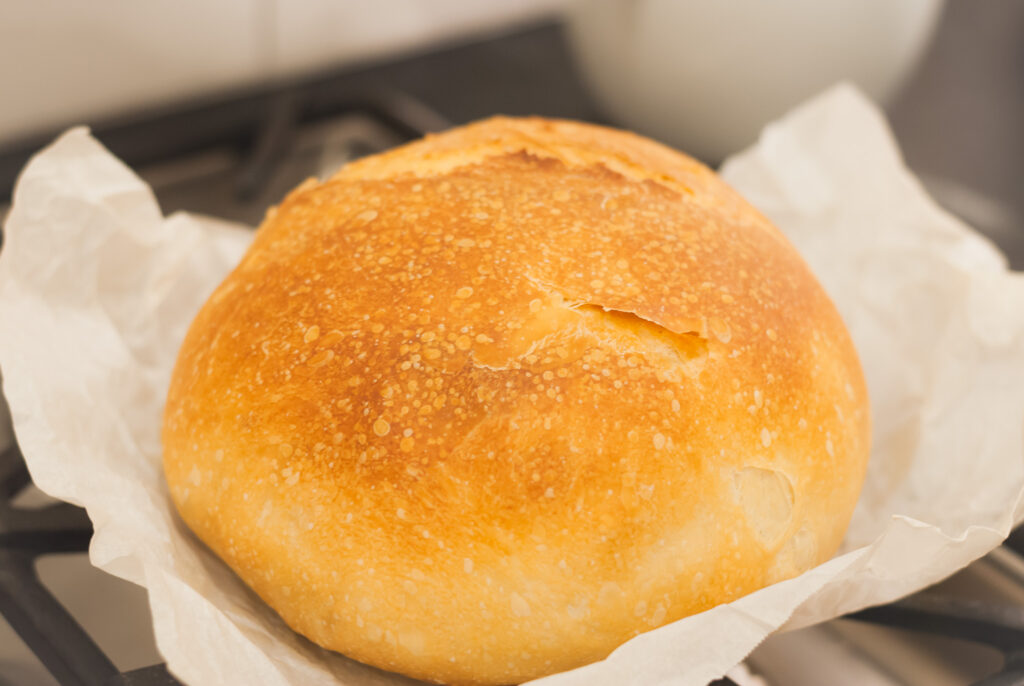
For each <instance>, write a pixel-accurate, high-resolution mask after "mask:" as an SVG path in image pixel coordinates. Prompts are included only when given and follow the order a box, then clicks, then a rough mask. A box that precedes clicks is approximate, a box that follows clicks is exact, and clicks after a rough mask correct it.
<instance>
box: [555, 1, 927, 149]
mask: <svg viewBox="0 0 1024 686" xmlns="http://www.w3.org/2000/svg"><path fill="white" fill-rule="evenodd" d="M942 4H943V0H829V1H828V2H821V1H820V0H777V1H776V2H765V1H764V0H725V1H719V2H708V1H707V0H587V1H582V2H579V3H577V4H576V5H574V6H573V7H572V8H571V10H570V12H569V36H570V40H571V42H572V47H573V50H574V53H575V56H576V61H577V63H578V64H579V66H580V67H581V69H582V71H583V74H584V76H585V77H586V79H587V81H588V83H589V85H590V86H591V88H592V90H593V92H594V94H595V95H596V96H597V98H598V100H599V101H600V103H601V104H602V105H603V106H604V107H605V109H606V110H607V112H608V114H609V115H611V116H612V117H613V118H614V119H615V120H617V122H618V123H620V124H623V125H625V126H627V127H629V128H633V129H635V130H637V131H639V132H641V133H645V134H648V135H651V136H654V137H656V138H659V139H661V140H663V141H665V142H666V143H669V144H671V145H675V146H677V147H680V148H682V149H683V150H686V151H687V152H690V153H691V154H694V155H697V156H698V157H701V158H703V159H705V160H708V161H711V162H718V161H720V160H721V159H723V158H724V157H725V156H727V155H729V154H730V153H733V152H736V151H737V150H740V149H741V148H743V147H745V146H747V145H749V144H751V143H753V142H754V140H755V139H756V137H757V133H758V131H760V129H761V127H762V126H764V124H766V123H767V122H769V121H771V120H772V119H775V118H776V117H778V116H779V115H781V114H782V113H784V112H786V111H787V110H789V109H790V108H791V107H793V106H794V105H795V104H797V103H798V102H801V101H802V100H804V99H806V98H808V97H810V96H811V95H813V94H815V93H818V92H820V91H821V90H823V89H824V88H825V87H827V86H829V85H831V84H833V83H835V82H837V81H843V80H845V81H852V82H854V83H856V84H857V85H858V86H860V88H861V89H862V90H863V91H865V92H866V93H867V94H868V95H870V96H871V97H872V98H873V99H875V100H876V101H878V102H882V103H885V101H886V100H887V99H888V98H889V97H890V96H891V95H893V94H894V93H895V91H896V89H897V88H898V87H899V85H900V84H901V82H902V81H903V80H904V78H905V77H906V76H907V75H908V74H909V72H910V71H911V69H912V68H913V66H914V65H915V64H916V62H917V60H918V58H919V57H920V56H921V54H922V52H923V50H924V48H925V47H926V46H927V44H928V42H929V39H930V37H931V35H932V33H933V30H934V28H935V25H936V22H937V19H938V16H939V13H940V10H941V8H942Z"/></svg>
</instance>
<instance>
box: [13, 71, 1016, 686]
mask: <svg viewBox="0 0 1024 686" xmlns="http://www.w3.org/2000/svg"><path fill="white" fill-rule="evenodd" d="M345 113H360V114H363V115H365V116H369V117H370V118H372V119H373V120H374V121H376V122H377V123H379V124H381V125H383V126H385V127H386V128H388V129H389V130H390V131H391V132H393V133H394V134H396V137H398V138H400V139H410V138H415V137H419V136H421V135H423V134H425V133H427V132H430V131H435V130H440V129H443V128H446V127H447V125H448V123H447V122H446V121H445V119H444V118H442V117H440V116H439V115H437V114H435V113H434V112H433V111H431V110H430V109H429V108H427V107H426V106H424V105H422V104H421V103H420V102H418V101H417V100H415V99H412V98H409V97H408V96H405V95H402V94H400V93H396V92H386V91H374V92H369V93H362V94H360V95H357V96H352V95H351V94H346V93H344V92H338V91H337V89H336V88H335V87H334V84H333V83H332V82H330V81H319V82H317V81H310V82H307V83H306V84H300V85H299V86H295V85H292V86H289V87H287V88H285V87H282V88H271V89H266V90H264V91H259V92H252V93H249V94H246V95H243V96H240V97H235V98H232V99H227V100H224V101H222V102H219V103H206V104H202V105H200V106H196V107H193V108H189V109H183V110H176V111H172V112H167V113H163V114H158V115H155V116H153V117H151V118H149V119H148V120H147V121H145V122H142V123H134V124H131V123H115V124H112V125H110V126H108V127H105V128H101V129H99V130H97V132H96V135H97V137H98V138H99V139H100V140H102V141H103V142H104V143H105V144H107V145H108V147H110V148H111V150H112V151H113V152H114V153H115V154H117V155H118V156H119V157H121V158H122V159H124V160H125V161H126V162H127V163H128V164H129V165H131V166H137V165H143V164H146V163H150V162H157V161H162V160H164V159H167V158H171V157H174V156H175V155H180V154H184V153H189V152H194V151H197V150H201V149H202V148H203V147H204V146H208V145H212V144H217V145H223V144H225V143H227V144H229V145H235V146H237V147H238V148H239V149H240V150H242V151H244V159H245V160H246V162H245V163H244V164H243V165H242V166H241V170H240V173H239V175H238V179H237V184H236V185H235V192H236V193H237V194H238V195H239V196H240V197H251V196H253V195H255V194H256V193H257V192H258V191H259V189H260V187H261V186H262V184H264V183H265V182H266V180H267V178H268V177H269V176H270V174H271V173H272V171H273V169H274V166H275V164H276V162H277V161H278V160H279V159H280V158H281V156H282V155H283V154H284V153H285V151H286V149H287V146H288V144H289V141H290V140H291V139H292V135H293V133H294V131H295V129H296V127H298V126H301V125H305V124H308V123H312V122H316V121H318V120H322V119H327V118H330V117H337V116H339V115H341V114H345ZM45 142H47V141H45V140H42V139H40V140H38V141H31V142H29V143H26V144H24V145H21V146H16V147H13V148H9V149H7V150H5V151H0V198H3V197H4V196H5V195H8V194H9V192H10V188H11V185H12V183H13V179H14V175H15V173H16V171H17V170H18V169H20V167H21V166H22V165H23V164H24V162H25V161H26V160H27V158H28V156H29V155H30V154H31V152H34V151H35V150H36V149H38V148H39V147H41V145H42V144H44V143H45ZM2 238H3V236H2V233H0V246H2ZM29 483H30V478H29V474H28V471H27V469H26V467H25V463H24V459H23V458H22V455H21V452H20V450H19V448H18V446H17V443H14V444H12V445H11V446H10V447H9V448H7V449H6V450H5V451H4V452H3V453H0V614H2V615H3V616H4V617H5V618H6V620H7V622H8V623H9V624H10V625H11V626H12V628H13V629H14V630H15V631H16V632H17V633H18V634H19V636H20V637H21V638H22V640H24V642H25V644H26V645H27V646H28V647H29V648H30V649H31V650H32V651H33V652H34V653H35V654H36V655H37V657H38V658H39V660H40V661H41V662H42V663H43V665H45V667H46V668H47V669H48V670H49V671H50V672H51V673H52V674H53V676H54V677H55V678H56V680H57V681H58V682H59V683H60V684H61V685H62V686H173V685H176V684H180V682H178V681H177V680H176V679H175V678H174V677H173V676H171V675H170V674H169V673H168V671H167V668H166V666H165V665H163V664H156V665H151V666H149V667H144V668H142V669H136V670H132V671H129V672H121V671H119V670H118V669H117V668H116V667H115V665H114V664H113V662H112V661H111V660H110V658H109V657H107V655H105V654H104V652H103V651H102V650H101V649H100V647H99V646H98V645H97V644H96V642H95V641H94V640H93V639H92V638H91V637H90V636H89V634H88V633H87V632H86V631H85V630H84V629H83V628H82V627H81V626H80V625H79V624H78V622H77V621H76V620H75V619H74V618H73V617H72V616H71V614H70V613H69V612H68V611H67V610H66V609H65V608H64V607H63V606H62V605H61V603H60V602H59V601H58V600H57V598H56V597H54V596H53V594H52V593H50V591H49V590H48V589H47V588H46V587H45V586H44V585H43V584H42V582H41V581H40V578H39V576H38V574H37V572H36V569H35V562H36V560H37V559H38V558H39V557H41V556H43V555H50V554H54V553H80V552H85V551H87V550H88V545H89V540H90V538H91V536H92V525H91V523H90V521H89V519H88V517H87V516H86V513H85V511H84V510H83V509H81V508H78V507H75V506H73V505H70V504H67V503H57V504H53V505H49V506H47V507H43V508H38V509H26V508H19V507H17V506H15V505H14V504H13V501H14V498H15V496H17V495H18V493H19V492H21V491H22V490H23V489H24V488H25V487H27V486H28V485H29ZM1015 542H1020V543H1021V545H1020V546H1019V547H1018V550H1020V551H1024V535H1020V534H1016V535H1015V536H1012V537H1011V541H1010V545H1011V547H1013V546H1014V543H1015ZM847 619H853V620H857V621H863V622H871V623H874V624H880V625H884V626H889V627H895V628H901V629H910V630H914V631H920V632H924V633H929V634H934V635H940V636H945V637H949V638H956V639H962V640H967V641H972V642H976V643H980V644H983V645H987V646H990V647H992V648H995V649H997V650H998V651H1000V652H1001V653H1002V654H1003V656H1004V658H1005V664H1004V668H1003V669H1002V671H1000V672H998V673H997V674H994V675H992V676H990V677H987V678H985V679H983V680H982V681H980V682H977V684H976V685H975V686H1024V609H1021V608H1016V607H1006V606H1001V605H994V604H986V603H980V602H965V601H962V600H957V599H953V598H946V597H938V596H935V595H933V594H928V593H927V592H926V593H922V594H918V595H916V596H913V597H911V598H908V599H905V600H902V601H900V602H897V603H893V604H890V605H887V606H883V607H876V608H871V609H868V610H864V611H861V612H858V613H855V614H852V615H850V616H848V617H847ZM730 685H731V686H735V685H734V684H733V682H732V681H730V680H729V679H721V680H719V681H716V682H715V686H730Z"/></svg>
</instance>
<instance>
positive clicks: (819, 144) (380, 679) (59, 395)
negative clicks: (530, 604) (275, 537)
mask: <svg viewBox="0 0 1024 686" xmlns="http://www.w3.org/2000/svg"><path fill="white" fill-rule="evenodd" d="M723 174H724V176H725V178H726V179H727V180H728V181H729V182H731V183H732V184H733V185H734V186H735V187H736V188H738V189H739V190H740V191H741V192H742V193H743V194H744V195H745V196H746V197H747V198H748V199H749V200H750V201H751V202H753V204H754V205H756V206H757V207H759V208H760V209H761V210H762V211H763V212H764V213H765V214H767V215H768V216H769V217H771V218H772V219H773V220H774V221H775V222H776V223H777V224H778V225H779V226H780V227H781V228H782V229H783V230H784V231H785V232H786V233H787V234H788V235H789V237H790V238H791V239H792V241H793V242H794V243H795V245H796V246H797V248H798V249H799V250H800V251H801V252H802V253H803V255H804V256H805V257H806V259H807V260H808V262H809V263H810V264H811V266H812V268H813V269H814V271H815V272H816V273H817V274H818V276H819V278H820V279H821V280H822V282H823V283H824V285H825V287H826V288H827V289H828V291H829V293H831V295H832V297H833V298H834V299H835V301H836V303H837V305H838V306H839V309H840V311H841V312H842V314H843V317H844V318H845V320H846V323H847V325H848V326H849V328H850V331H851V333H852V335H853V338H854V341H855V343H856V345H857V349H858V350H859V352H860V355H861V359H862V361H863V364H864V368H865V371H866V374H867V378H868V386H869V389H870V393H871V399H872V403H873V415H874V446H875V447H874V451H873V454H872V459H871V464H870V468H869V474H868V478H867V483H866V485H865V488H864V492H863V495H862V497H861V500H860V502H859V505H858V509H857V511H856V514H855V516H854V520H853V523H852V525H851V527H850V530H849V533H848V535H847V537H846V540H845V542H844V545H843V549H842V551H841V554H840V555H839V556H837V557H835V558H834V559H832V560H830V561H829V562H827V563H825V564H823V565H821V566H819V567H817V568H815V569H813V570H811V571H809V572H807V573H806V574H804V575H802V576H801V577H799V578H796V579H792V580H789V581H786V582H782V583H779V584H775V585H773V586H770V587H768V588H765V589H763V590H761V591H758V592H756V593H753V594H751V595H749V596H746V597H744V598H742V599H740V600H737V601H736V602H733V603H730V604H728V605H722V606H719V607H717V608H714V609H712V610H709V611H708V612H705V613H703V614H701V615H697V616H694V617H690V618H688V619H684V620H682V621H679V622H676V623H674V624H671V625H669V626H665V627H662V628H660V629H657V630H655V631H651V632H649V633H647V634H643V635H641V636H638V637H636V638H635V639H633V640H631V641H629V642H628V643H626V644H625V645H623V646H621V647H620V648H619V649H618V650H616V651H615V652H614V653H612V655H611V656H609V657H608V658H607V659H606V660H604V661H602V662H599V663H595V664H592V665H589V666H586V667H582V668H580V669H577V670H574V671H571V672H566V673H563V674H558V675H554V676H551V677H547V678H545V679H541V680H539V681H538V682H534V683H543V684H544V686H576V685H579V686H583V685H586V686H594V685H595V684H598V685H600V684H609V685H611V684H614V685H616V686H620V685H623V684H636V685H638V686H640V685H643V686H654V685H657V684H673V686H688V685H693V686H701V685H703V684H705V683H706V682H707V681H708V680H710V679H713V678H715V677H718V676H720V675H721V674H722V673H723V672H725V671H726V670H727V669H728V668H730V667H732V666H733V665H735V664H736V663H737V662H739V661H740V660H741V659H742V658H743V657H744V656H746V655H747V654H748V653H749V652H750V651H751V650H752V649H753V648H754V647H755V646H756V645H757V644H758V643H759V642H760V641H761V640H763V639H764V638H765V637H766V636H767V635H768V634H769V633H770V632H772V631H775V630H777V629H779V628H796V627H799V626H804V625H807V624H811V623H814V622H819V621H823V620H826V619H829V618H832V617H835V616H837V615H840V614H844V613H847V612H850V611H853V610H856V609H859V608H862V607H865V606H867V605H871V604H877V603H884V602H887V601H890V600H892V599H895V598H898V597H900V596H902V595H905V594H908V593H911V592H913V591H916V590H918V589H921V588H923V587H925V586H927V585H929V584H931V583H933V582H935V581H938V580H939V579H942V578H943V577H945V576H948V575H949V574H951V573H953V572H954V571H956V570H958V569H960V568H961V567H963V566H964V565H966V564H967V563H969V562H970V561H972V560H974V559H976V558H977V557H980V556H981V555H983V554H984V553H986V552H987V551H988V550H990V549H992V548H993V547H995V546H996V545H998V544H999V543H1000V541H1001V540H1002V539H1003V538H1004V537H1005V536H1006V535H1007V533H1008V532H1009V530H1010V529H1011V527H1012V526H1013V524H1014V523H1015V522H1018V521H1020V520H1021V518H1022V515H1024V497H1022V496H1024V431H1022V427H1024V277H1022V276H1021V275H1019V274H1015V273H1011V272H1009V271H1007V269H1006V266H1005V261H1004V259H1003V258H1002V256H1001V255H1000V254H999V253H998V251H996V250H995V249H994V248H993V247H992V246H991V245H990V244H989V243H988V241H986V240H985V239H983V238H982V237H980V236H979V235H977V234H976V233H974V232H973V231H971V230H970V229H969V228H968V227H966V226H964V225H963V224H962V223H961V222H959V221H958V220H956V219H955V218H953V217H951V216H949V215H948V214H946V213H944V212H943V211H941V210H940V209H938V208H937V206H936V205H935V204H934V203H933V202H932V201H931V200H930V199H929V198H928V197H927V196H926V195H925V193H924V192H923V190H922V189H921V186H920V185H919V184H918V183H917V181H915V180H914V179H913V177H912V176H911V175H910V174H909V173H908V172H907V171H906V169H905V168H904V167H903V165H902V162H901V160H900V157H899V153H898V151H897V149H896V146H895V144H894V142H893V140H892V138H891V136H890V134H889V132H888V130H887V128H886V125H885V122H884V121H883V119H882V117H881V116H880V114H879V113H878V112H877V110H876V109H875V108H874V106H873V105H871V104H870V103H869V102H867V101H866V100H865V99H864V98H863V97H862V96H861V95H859V94H858V93H857V92H856V91H855V90H853V89H852V88H850V87H846V86H841V87H837V88H834V89H832V90H831V91H829V92H827V93H825V94H824V95H822V96H820V97H818V98H816V99H815V100H813V101H811V102H810V103H808V104H806V105H804V106H803V107H801V108H800V109H798V110H796V111H795V112H793V113H791V114H790V115H788V116H786V117H785V118H784V119H782V120H781V121H780V122H778V123H776V124H773V125H771V126H769V127H768V128H767V129H766V130H765V132H764V135H763V136H762V138H761V140H760V142H759V143H758V144H757V145H756V146H754V147H753V148H752V149H751V150H749V151H747V152H744V153H742V154H741V155H739V156H737V157H735V158H733V159H731V160H730V161H729V162H727V163H726V165H725V167H724V171H723ZM250 236H251V234H249V233H247V232H244V231H241V230H240V229H238V228H237V227H231V226H228V225H226V224H224V223H223V222H216V221H213V220H208V219H203V218H200V217H194V216H189V215H185V214H175V215H172V216H170V217H167V218H163V217H162V216H161V214H160V211H159V209H158V207H157V205H156V202H155V201H154V198H153V196H152V194H151V192H150V191H149V189H148V188H147V187H146V186H145V185H144V184H143V183H142V182H141V181H140V180H139V179H138V178H136V177H135V176H134V175H133V174H132V172H131V171H130V170H129V169H127V168H126V167H125V166H124V165H123V164H121V163H120V162H118V161H117V160H116V159H114V158H113V157H112V156H111V155H110V154H109V153H107V152H106V151H105V150H104V149H103V148H102V147H101V146H100V145H99V144H98V143H97V142H96V141H95V140H93V139H92V138H91V137H90V136H89V134H88V132H87V131H85V130H84V129H75V130H72V131H69V132H68V133H66V134H65V135H64V136H62V137H61V138H60V139H59V140H58V141H57V142H55V143H54V144H53V145H51V146H50V147H49V148H47V149H46V150H45V151H43V152H42V153H40V154H39V155H38V156H37V157H36V158H35V159H33V161H32V162H31V163H30V164H29V165H28V167H27V168H26V169H25V171H24V173H23V175H22V177H21V179H20V181H19V183H18V186H17V190H16V193H15V199H14V204H13V208H12V211H11V213H10V216H9V218H8V221H7V225H6V244H5V245H4V247H3V251H2V253H0V368H2V369H3V376H4V380H3V382H4V391H5V393H6V395H7V397H8V400H9V402H10V405H11V410H12V413H13V418H14V426H15V431H16V434H17V437H18V440H19V442H20V443H21V446H22V449H23V451H24V454H25V458H26V460H27V462H28V465H29V468H30V470H31V473H32V477H33V479H34V480H35V482H36V484H37V485H38V486H39V487H40V488H41V489H42V490H44V491H46V492H47V493H49V494H50V495H53V496H55V497H57V498H61V499H63V500H67V501H70V502H73V503H76V504H79V505H84V506H85V507H86V508H87V510H88V512H89V516H90V517H91V518H92V521H93V522H94V524H95V526H96V535H95V537H94V539H93V542H92V546H91V549H90V555H91V558H92V561H93V563H94V564H96V565H97V566H99V567H101V568H102V569H105V570H107V571H108V572H110V573H112V574H115V575H117V576H119V577H122V578H124V579H128V580H130V581H133V582H135V583H138V584H141V585H143V586H145V587H147V588H148V589H149V599H150V604H151V607H152V611H153V620H154V625H155V632H156V639H157V644H158V646H159V649H160V651H161V653H162V654H163V655H164V657H165V658H166V659H167V662H168V665H169V667H170V669H171V671H172V672H173V673H175V674H176V675H178V676H179V677H180V678H181V679H182V680H183V681H185V682H186V683H189V684H193V685H195V686H199V685H200V684H202V685H205V684H238V685H240V686H241V685H245V686H249V685H251V684H266V685H272V686H278V685H280V686H283V685H285V684H290V685H299V684H301V685H303V686H307V685H309V686H316V685H320V684H323V685H326V684H338V683H341V684H347V685H350V686H363V685H365V684H397V683H403V682H405V683H409V681H408V680H405V679H402V678H401V677H397V676H394V675H391V674H386V673H384V672H380V671H377V670H375V669H372V668H369V667H365V666H363V665H360V664H358V663H355V662H353V661H351V660H348V659H346V658H344V657H342V656H340V655H337V654H333V653H329V652H327V651H324V650H321V649H319V648H317V647H315V646H313V645H312V644H310V643H309V642H307V641H305V640H304V639H302V638H300V637H298V636H297V635H295V634H294V633H292V632H291V631H289V630H288V629H287V628H286V627H285V626H284V625H283V623H282V622H281V621H280V620H279V619H278V618H277V616H276V615H275V614H274V613H273V612H272V611H271V610H269V609H268V608H267V607H265V606H264V605H263V604H262V603H261V602H260V601H259V600H258V599H257V598H256V597H255V596H254V595H253V594H252V593H250V592H249V591H248V590H247V589H246V588H245V587H244V586H243V584H242V583H241V582H240V581H239V580H238V579H237V578H235V577H234V575H233V574H232V573H231V572H230V571H229V570H228V569H227V568H226V567H225V566H224V565H223V564H222V563H220V562H219V561H218V560H217V559H216V558H215V557H214V556H213V555H212V554H211V553H209V552H208V551H207V550H206V549H205V548H204V547H202V546H201V545H200V544H199V543H198V542H197V541H196V539H195V538H193V537H192V536H191V534H189V532H187V530H186V529H185V528H184V526H183V525H182V524H181V523H180V521H179V520H178V519H177V517H176V516H175V514H174V513H173V508H172V506H171V503H170V500H169V498H168V494H167V489H166V487H165V485H164V481H163V476H162V471H161V466H160V430H159V429H160V422H161V411H162V407H163V401H164V395H165V392H166V388H167V384H168V379H169V376H170V370H171V367H172V364H173V362H174V359H175V356H176V353H177V349H178V346H179V343H180V341H181V339H182V337H183V336H184V333H185V330H186V328H187V326H188V324H189V322H190V321H191V319H192V317H193V315H194V314H195V312H196V311H197V310H198V308H199V307H200V305H201V304H202V302H203V301H204V299H205V298H206V297H207V295H208V294H209V293H210V292H211V291H212V289H213V288H214V287H215V285H216V284H217V283H218V282H219V281H220V280H221V279H222V278H223V277H224V276H225V275H226V273H227V271H228V270H229V269H230V267H231V266H233V264H234V263H235V262H236V261H237V260H238V259H239V257H240V256H241V254H242V251H243V250H244V249H245V246H246V245H247V243H248V241H249V239H250Z"/></svg>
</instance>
